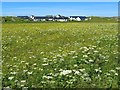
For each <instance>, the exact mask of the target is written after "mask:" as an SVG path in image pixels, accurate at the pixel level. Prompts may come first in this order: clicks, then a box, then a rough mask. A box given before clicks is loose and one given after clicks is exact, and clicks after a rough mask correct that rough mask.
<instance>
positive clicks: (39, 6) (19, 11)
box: [2, 2, 118, 16]
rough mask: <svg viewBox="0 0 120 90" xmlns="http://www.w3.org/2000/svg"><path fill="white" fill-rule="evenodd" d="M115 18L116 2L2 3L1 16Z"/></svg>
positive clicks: (116, 13)
mask: <svg viewBox="0 0 120 90" xmlns="http://www.w3.org/2000/svg"><path fill="white" fill-rule="evenodd" d="M56 14H61V15H65V16H70V15H85V16H117V15H118V3H117V2H3V3H2V15H3V16H11V15H12V16H19V15H28V16H29V15H36V16H43V15H56Z"/></svg>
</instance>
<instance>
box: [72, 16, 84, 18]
mask: <svg viewBox="0 0 120 90" xmlns="http://www.w3.org/2000/svg"><path fill="white" fill-rule="evenodd" d="M70 17H72V18H77V17H79V18H86V16H70Z"/></svg>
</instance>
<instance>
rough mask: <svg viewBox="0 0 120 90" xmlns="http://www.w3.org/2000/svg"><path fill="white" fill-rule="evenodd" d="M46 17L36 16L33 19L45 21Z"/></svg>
mask: <svg viewBox="0 0 120 90" xmlns="http://www.w3.org/2000/svg"><path fill="white" fill-rule="evenodd" d="M46 18H47V17H44V16H43V17H38V16H36V17H34V19H46Z"/></svg>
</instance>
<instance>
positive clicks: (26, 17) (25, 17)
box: [17, 16, 29, 19]
mask: <svg viewBox="0 0 120 90" xmlns="http://www.w3.org/2000/svg"><path fill="white" fill-rule="evenodd" d="M17 17H18V18H23V19H29V17H28V16H17Z"/></svg>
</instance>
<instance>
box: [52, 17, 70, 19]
mask: <svg viewBox="0 0 120 90" xmlns="http://www.w3.org/2000/svg"><path fill="white" fill-rule="evenodd" d="M54 19H68V17H59V18H58V17H54Z"/></svg>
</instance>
